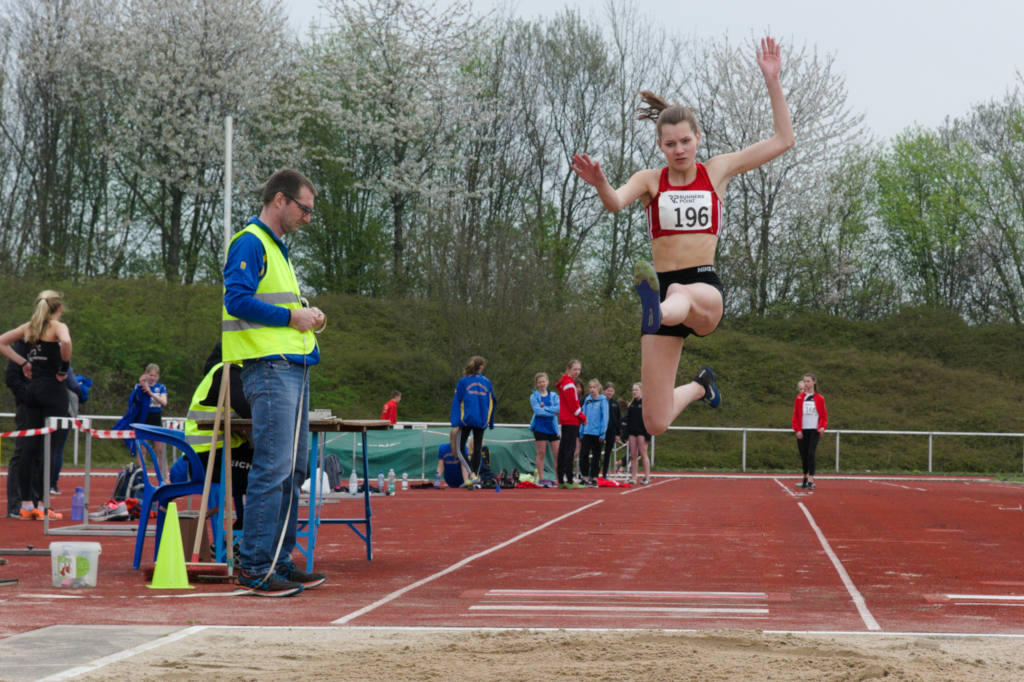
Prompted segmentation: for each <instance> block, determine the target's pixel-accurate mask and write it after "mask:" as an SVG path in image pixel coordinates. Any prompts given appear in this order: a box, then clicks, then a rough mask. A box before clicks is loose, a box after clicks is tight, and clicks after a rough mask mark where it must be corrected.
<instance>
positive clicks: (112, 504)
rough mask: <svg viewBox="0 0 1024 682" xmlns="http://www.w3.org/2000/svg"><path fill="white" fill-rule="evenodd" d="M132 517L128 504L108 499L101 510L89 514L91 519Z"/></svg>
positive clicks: (127, 518) (119, 519)
mask: <svg viewBox="0 0 1024 682" xmlns="http://www.w3.org/2000/svg"><path fill="white" fill-rule="evenodd" d="M130 519H131V514H130V513H129V512H128V505H126V504H125V503H124V502H117V501H116V500H107V502H106V503H105V504H104V505H103V506H102V507H100V508H99V510H97V511H94V512H91V513H90V514H89V520H90V521H128V520H130Z"/></svg>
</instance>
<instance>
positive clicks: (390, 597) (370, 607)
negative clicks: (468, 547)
mask: <svg viewBox="0 0 1024 682" xmlns="http://www.w3.org/2000/svg"><path fill="white" fill-rule="evenodd" d="M602 502H604V500H597V501H595V502H591V503H590V504H585V505H583V506H582V507H580V508H578V509H574V510H573V511H571V512H568V513H566V514H562V515H561V516H559V517H557V518H554V519H551V520H550V521H546V522H544V523H542V524H541V525H539V526H537V527H536V528H531V529H530V530H528V531H525V532H523V533H520V534H519V535H517V536H515V537H514V538H512V539H510V540H506V541H505V542H502V543H501V544H497V545H495V546H494V547H491V548H490V549H485V550H484V551H482V552H478V553H476V554H474V555H473V556H470V557H466V558H465V559H463V560H462V561H459V562H457V563H454V564H452V565H451V566H449V567H448V568H446V569H444V570H443V571H438V572H437V573H435V574H434V575H430V576H427V577H426V578H423V579H422V580H417V581H416V582H414V583H412V584H411V585H406V586H405V587H403V588H401V589H398V590H395V591H394V592H392V593H391V594H388V595H385V596H384V597H381V598H380V599H378V600H377V601H375V602H373V603H372V604H368V605H367V606H364V607H363V608H361V609H359V610H357V611H353V612H352V613H350V614H348V615H345V616H342V617H341V618H338V619H337V620H334V621H331V624H332V625H343V624H345V623H347V622H349V621H350V620H353V619H355V618H358V617H359V616H362V615H364V614H367V613H369V612H370V611H373V610H374V609H376V608H378V607H380V606H383V605H384V604H387V603H388V602H390V601H394V600H395V599H398V598H399V597H401V596H402V595H403V594H405V593H406V592H409V591H411V590H415V589H416V588H417V587H420V586H422V585H426V584H427V583H429V582H432V581H434V580H437V579H438V578H440V577H442V576H445V575H448V574H449V573H452V572H453V571H457V570H459V569H460V568H462V567H463V566H465V565H466V564H468V563H470V562H472V561H473V560H475V559H479V558H481V557H485V556H487V555H488V554H491V553H492V552H497V551H498V550H499V549H504V548H505V547H508V546H509V545H511V544H513V543H516V542H519V541H520V540H522V539H523V538H525V537H528V536H530V535H533V534H534V533H537V532H539V531H542V530H544V529H545V528H547V527H548V526H551V525H553V524H556V523H558V522H559V521H563V520H565V519H567V518H569V517H570V516H574V515H576V514H579V513H580V512H582V511H586V510H587V509H590V508H591V507H593V506H596V505H599V504H601V503H602Z"/></svg>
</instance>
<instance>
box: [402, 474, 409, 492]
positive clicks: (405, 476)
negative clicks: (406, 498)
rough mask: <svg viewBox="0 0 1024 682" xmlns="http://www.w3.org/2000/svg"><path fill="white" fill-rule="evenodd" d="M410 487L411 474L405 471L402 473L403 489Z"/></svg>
mask: <svg viewBox="0 0 1024 682" xmlns="http://www.w3.org/2000/svg"><path fill="white" fill-rule="evenodd" d="M408 489H409V474H406V473H403V474H402V490H408Z"/></svg>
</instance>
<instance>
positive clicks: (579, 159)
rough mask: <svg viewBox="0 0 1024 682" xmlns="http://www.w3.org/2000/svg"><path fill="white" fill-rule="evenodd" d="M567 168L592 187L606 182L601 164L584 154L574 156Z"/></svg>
mask: <svg viewBox="0 0 1024 682" xmlns="http://www.w3.org/2000/svg"><path fill="white" fill-rule="evenodd" d="M569 167H570V168H572V169H573V170H574V171H576V175H578V176H580V177H581V178H583V180H584V181H586V182H587V183H589V184H591V185H593V186H594V187H600V186H601V185H603V184H605V183H606V182H608V180H607V179H606V178H605V177H604V171H603V170H601V163H600V162H598V161H594V160H592V159H591V158H590V157H589V156H587V155H586V154H574V155H573V157H572V163H571V164H569Z"/></svg>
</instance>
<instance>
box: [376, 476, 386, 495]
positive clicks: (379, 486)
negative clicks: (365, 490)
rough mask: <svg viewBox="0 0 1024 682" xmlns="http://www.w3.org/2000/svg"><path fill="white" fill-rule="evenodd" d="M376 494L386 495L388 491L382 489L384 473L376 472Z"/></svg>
mask: <svg viewBox="0 0 1024 682" xmlns="http://www.w3.org/2000/svg"><path fill="white" fill-rule="evenodd" d="M377 492H379V493H380V494H381V495H387V494H388V489H387V488H385V487H384V472H383V471H380V472H377Z"/></svg>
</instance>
